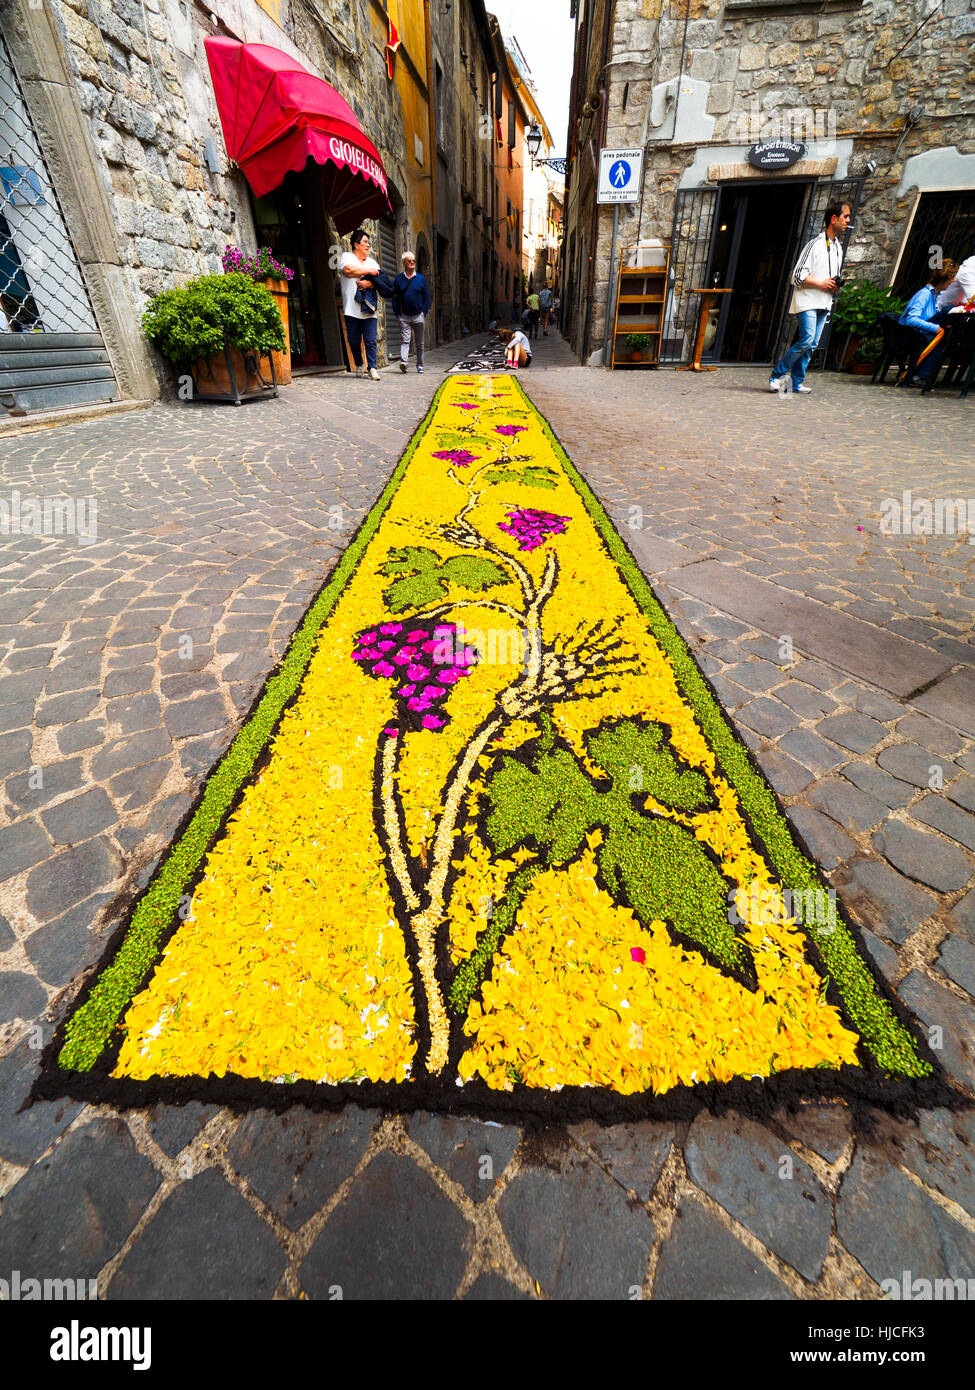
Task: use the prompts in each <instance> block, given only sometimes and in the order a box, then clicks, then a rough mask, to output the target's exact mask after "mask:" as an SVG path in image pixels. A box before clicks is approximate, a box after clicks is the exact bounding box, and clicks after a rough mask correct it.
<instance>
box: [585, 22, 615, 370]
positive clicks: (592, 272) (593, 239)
mask: <svg viewBox="0 0 975 1390" xmlns="http://www.w3.org/2000/svg"><path fill="white" fill-rule="evenodd" d="M615 10H616V0H606V12H605V14H604V16H603V41H602V46H601V49H600V58H599V73H600V77H601V78H602V82H603V87H602V95H603V108H602V112H601V114H600V117H599V144H598V146H597V149H598V150H601V149H602V147H603V145H604V143H605V141H606V128H607V126H608V125H609V79H608V77H607V74H606V58H607V55H608V53H609V32H610V27H611V25H612V22H613V16H614V13H615ZM594 161H595V162H597V164H598V160H596V157H595V155H594ZM598 238H599V203H598V202H596V200H595V199H593V205H592V228H591V231H590V239H589V246H590V250H591V253H592V254H591V257H590V261H589V284H588V287H587V290H586V327H585V333H584V335H583V340H582V360H583V363H586V362H588V360H589V355H590V344H589V330H590V328H591V326H592V301H593V290H594V287H595V281H596V252H597V250H598ZM606 293H607V299H606V313H607V315H608V314H609V297H608V296H609V289H608V287H607V291H606Z"/></svg>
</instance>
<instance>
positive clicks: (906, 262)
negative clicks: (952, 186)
mask: <svg viewBox="0 0 975 1390" xmlns="http://www.w3.org/2000/svg"><path fill="white" fill-rule="evenodd" d="M973 245H975V193H971V192H969V193H966V192H964V191H959V192H955V193H922V194H921V199H920V202H919V203H918V207H917V212H916V213H915V215H914V221H913V222H912V223H911V230H910V233H909V235H908V240H907V246H906V248H905V250H904V254H903V256H902V257H901V263H900V268H899V270H898V272H897V279H896V281H895V282H894V289H895V290H896V291H897V293H898V294H900V295H903V296H905V297H910V295H912V294H915V293H916V292H917V291H918V290H919V289H921V288H922V286H923V285H925V284H926V283H927V281H928V278H929V277H930V275H931V271H932V269H934V268H935V267H936V266H937V264H938V259H939V258H938V255H937V252H939V251H940V258H941V260H943V261H947V260H954V261H963V260H964V259H965V257H966V256H970V255H971V249H970V248H971V247H972V246H973Z"/></svg>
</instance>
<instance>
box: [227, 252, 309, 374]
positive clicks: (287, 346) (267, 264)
mask: <svg viewBox="0 0 975 1390" xmlns="http://www.w3.org/2000/svg"><path fill="white" fill-rule="evenodd" d="M222 259H223V268H224V270H225V271H226V273H227V274H228V275H233V274H234V273H235V272H237V271H239V272H240V273H241V275H249V276H250V277H251V279H252V280H257V281H258V282H259V283H260V284H262V285H266V286H267V288H268V289H269V290H270V291H271V293H272V294H273V295H274V300H275V303H276V304H277V306H278V313H279V314H280V315H281V322H282V323H283V324H284V349H283V351H281V352H275V353H272V361H273V362H274V379H275V380H276V381H277V383H278V385H279V386H287V385H288V384H289V382H290V381H291V335H290V333H289V331H288V285H289V283H290V282H291V281H292V280H293V279H294V275H295V273H294V271H293V270H289V269H288V267H287V266H286V265H282V263H281V262H280V261H279V260H278V259H277V257H276V256H275V254H274V252H273V251H272V250H271V248H270V246H262V247H261V248H260V250H259V251H256V252H255V253H254V255H253V256H245V255H244V253H243V251H242V250H241V249H240V247H239V246H228V247H227V248H226V250H225V251H224V253H223V258H222Z"/></svg>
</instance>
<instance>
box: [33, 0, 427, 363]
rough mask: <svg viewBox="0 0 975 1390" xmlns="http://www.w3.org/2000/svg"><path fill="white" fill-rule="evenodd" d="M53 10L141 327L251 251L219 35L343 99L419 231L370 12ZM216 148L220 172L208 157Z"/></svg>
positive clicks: (170, 2)
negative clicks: (226, 122)
mask: <svg viewBox="0 0 975 1390" xmlns="http://www.w3.org/2000/svg"><path fill="white" fill-rule="evenodd" d="M51 4H52V7H53V13H54V17H55V21H56V24H57V27H58V30H59V32H60V36H61V46H62V49H63V52H64V56H65V59H66V63H67V66H68V67H69V69H70V71H71V74H72V75H73V78H74V82H75V90H76V98H77V101H78V104H79V105H80V107H81V110H82V111H83V113H84V116H85V118H86V120H87V124H88V130H89V133H90V138H91V146H92V149H93V151H94V154H95V161H94V162H95V167H96V169H97V173H98V176H99V178H100V180H101V183H102V186H103V189H104V191H105V193H106V195H107V196H108V198H109V199H110V206H111V210H112V216H113V220H114V223H115V231H116V234H117V239H118V244H119V248H120V259H121V262H122V269H123V277H124V283H125V287H126V290H127V294H128V299H129V302H130V312H131V316H132V319H133V321H134V322H136V323H137V322H138V320H139V319H140V318H141V314H142V310H143V308H144V307H145V303H146V301H147V299H148V297H149V296H150V295H152V294H155V293H157V292H158V291H160V290H162V289H167V288H171V287H172V286H174V285H178V284H181V283H183V282H185V281H186V280H188V279H190V278H192V277H193V276H196V275H202V274H212V273H218V272H219V271H220V270H221V260H220V258H221V255H222V253H223V250H224V248H225V246H226V245H227V244H228V243H234V244H241V245H243V246H245V247H249V248H252V247H253V246H254V244H255V232H254V227H253V219H252V216H251V210H250V198H249V194H248V190H247V186H246V183H245V180H244V178H243V175H242V174H240V173H239V172H237V171H233V170H232V169H231V167H230V164H229V161H228V159H227V155H226V150H225V148H224V142H223V135H222V131H221V127H220V121H219V118H218V114H217V110H216V103H215V99H214V95H213V88H212V83H211V80H210V73H209V68H208V65H207V62H206V56H205V50H204V47H203V40H204V38H206V37H207V36H208V35H209V34H212V33H223V34H226V35H228V36H230V37H233V38H237V39H239V40H241V41H244V42H252V43H254V42H259V43H267V44H270V45H271V46H273V47H277V48H282V49H284V50H285V51H287V52H289V53H291V54H292V55H293V56H294V57H295V58H297V60H298V61H299V62H301V63H303V64H304V65H305V66H306V67H308V68H309V69H310V70H311V71H312V72H315V73H317V74H318V75H320V76H322V77H324V78H326V80H327V81H329V82H330V83H331V84H332V85H333V86H334V87H336V89H337V90H338V91H339V92H341V94H342V95H343V96H344V97H345V99H346V100H347V101H348V102H349V103H350V105H351V106H352V108H353V110H354V111H355V112H356V115H357V117H358V118H359V120H360V122H361V124H362V126H363V128H364V130H365V131H366V132H367V134H368V135H369V138H370V139H371V140H372V141H373V143H374V144H375V145H376V147H377V149H378V151H379V153H380V156H381V158H382V160H383V163H384V167H385V169H386V172H387V175H388V177H389V180H390V185H391V188H392V190H393V198H394V204H395V205H396V206H397V207H398V209H399V217H400V220H402V221H405V222H406V223H408V224H412V221H413V208H412V206H411V203H412V199H411V194H410V187H409V180H408V177H407V171H406V165H405V162H404V155H405V150H406V144H407V142H406V140H405V138H404V133H403V119H402V110H401V102H400V100H399V97H398V93H397V91H396V88H395V86H394V85H392V84H390V83H389V82H388V81H387V78H386V69H385V62H384V59H383V53H382V42H383V37H384V34H383V30H382V26H381V23H380V19H379V17H378V16H377V15H375V14H374V13H373V11H374V10H375V6H373V5H372V4H371V3H370V0H353V3H351V4H350V5H349V6H347V7H345V8H344V10H342V11H341V12H338V11H337V12H336V13H337V17H336V18H335V19H334V20H333V21H328V22H326V21H324V20H323V19H322V18H321V13H320V11H321V7H320V6H317V5H315V4H314V0H310V2H309V3H308V4H306V3H303V0H284V3H282V5H281V7H280V18H281V23H280V24H277V23H275V21H274V20H273V19H272V18H271V17H270V16H269V15H268V14H266V13H265V12H264V11H263V10H262V9H261V8H260V7H259V6H258V5H257V4H256V3H255V0H212V2H211V0H208V3H207V4H206V6H205V7H203V6H196V5H195V4H194V3H193V0H144V4H143V0H112V4H111V7H110V6H109V5H108V4H105V3H102V0H51ZM211 16H215V18H216V20H217V21H218V23H217V24H214V23H213V20H212V19H211ZM419 56H420V60H421V62H422V61H425V60H424V55H422V54H421V55H419ZM208 139H209V140H212V142H213V149H214V152H215V155H216V171H215V172H214V171H212V170H211V169H209V168H208V167H207V162H206V159H205V154H204V143H205V141H207V140H208ZM410 143H411V144H412V142H410ZM415 230H422V229H415ZM415 230H413V229H412V227H411V231H408V232H406V233H404V240H405V239H407V238H409V237H410V236H411V234H412V235H413V236H415ZM322 234H323V235H334V228H333V229H331V232H329V230H328V229H327V228H323V229H322ZM157 365H158V367H159V369H160V374H161V375H162V376H163V377H164V378H165V376H166V373H165V369H164V368H163V367H162V364H161V363H158V364H157Z"/></svg>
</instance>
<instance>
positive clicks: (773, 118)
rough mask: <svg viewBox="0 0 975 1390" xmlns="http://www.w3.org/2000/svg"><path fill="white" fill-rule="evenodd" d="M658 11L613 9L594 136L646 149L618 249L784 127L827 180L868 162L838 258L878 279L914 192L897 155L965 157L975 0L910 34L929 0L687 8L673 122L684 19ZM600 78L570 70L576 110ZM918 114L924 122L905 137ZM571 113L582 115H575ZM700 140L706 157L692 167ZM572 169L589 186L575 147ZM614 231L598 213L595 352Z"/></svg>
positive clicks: (663, 223) (973, 94)
mask: <svg viewBox="0 0 975 1390" xmlns="http://www.w3.org/2000/svg"><path fill="white" fill-rule="evenodd" d="M661 8H662V7H661V0H616V5H615V18H614V28H613V44H612V54H611V66H610V67H609V74H610V87H609V98H608V101H609V110H608V122H607V129H606V138H605V141H604V143H605V144H606V145H607V146H614V147H619V148H637V147H640V146H645V148H646V154H647V158H646V165H645V169H646V175H645V181H644V189H643V200H642V204H637V205H635V206H634V207H630V208H627V209H625V210H623V211H622V212H621V219H620V221H621V239H622V241H623V244H625V245H630V246H632V245H635V244H636V242H637V241H638V240H639V239H641V238H643V237H650V236H658V237H662V238H664V239H665V240H669V238H670V234H671V226H672V219H673V206H674V193H675V191H676V189H677V188H678V187H679V186H681V184H682V180H683V181H684V182H683V186H689V185H698V184H701V183H703V182H705V180H706V175H705V177H704V178H701V177H700V176H699V170H700V167H701V165H702V164H703V165H704V166H705V167H707V166H712V165H713V166H722V174H723V176H725V177H728V176H729V170H728V168H727V166H728V165H732V166H738V165H740V164H741V163H742V162H743V159H744V151H745V149H746V148H747V147H748V145H750V144H753V143H756V142H757V141H758V140H759V139H763V138H769V137H770V136H774V135H776V134H779V133H784V134H786V135H788V134H789V133H790V132H791V133H794V134H796V135H797V138H800V139H803V140H804V143H807V145H809V152H810V157H811V158H812V159H814V160H818V161H819V164H820V167H821V170H822V171H823V172H825V171H826V169H828V168H829V167H830V165H829V161H835V162H834V163H833V165H832V167H834V168H835V170H836V174H835V176H836V177H844V176H846V175H859V174H862V173H864V172H866V164H867V161H868V160H871V161H876V165H877V167H876V170H875V172H874V173H873V174H872V175H870V176H868V178H867V182H866V184H865V186H864V195H863V201H862V203H861V208H860V212H859V215H858V217H857V226H856V235H855V238H854V240H853V242H852V244H851V248H850V253H849V262H850V264H851V266H852V265H856V266H857V273H858V274H863V275H869V276H870V277H871V278H875V279H878V280H882V279H884V277H885V276H887V277H889V275H890V273H891V271H892V269H893V267H894V264H895V261H896V258H897V255H898V252H899V248H900V246H901V243H902V241H903V239H904V234H905V231H906V229H907V225H908V222H909V219H910V216H911V213H912V210H913V207H914V203H915V193H914V191H912V189H910V188H901V183H902V178H903V176H904V171H905V164H906V161H908V160H909V159H910V158H911V157H912V156H917V155H918V154H920V153H923V152H924V151H927V150H935V149H942V150H950V149H951V148H952V147H954V148H955V149H956V150H957V151H958V152H959V153H960V154H966V153H972V152H975V120H973V117H972V112H973V111H975V67H973V64H972V44H973V41H975V0H944V4H943V6H942V8H941V10H940V11H938V12H936V14H935V16H934V17H933V18H931V19H930V20H929V22H928V23H927V24H926V25H925V26H924V27H923V28H922V29H921V30H920V32H919V33H918V34H917V35H916V36H915V37H914V38H913V39H912V37H911V36H912V35H913V34H914V31H915V30H916V29H917V28H918V26H919V25H920V24H921V23H922V21H923V20H924V19H925V17H926V14H927V13H928V9H929V7H928V5H927V4H926V3H925V0H901V3H897V4H895V3H894V0H866V3H863V4H857V3H853V0H851V3H848V4H846V5H843V6H842V7H839V6H832V7H830V11H829V12H827V13H822V12H821V11H820V9H819V8H818V7H817V8H816V9H815V10H814V9H813V8H812V7H811V6H810V5H809V4H804V3H791V4H789V3H784V4H783V5H781V6H780V7H776V8H775V9H773V10H771V11H770V10H769V8H768V6H767V5H765V6H763V7H762V8H761V9H760V8H759V6H757V5H755V6H752V5H748V4H744V3H735V0H730V2H728V3H723V0H690V4H689V11H688V18H687V24H686V50H685V58H684V64H683V69H682V71H683V73H684V79H683V80H682V81H681V83H680V84H679V85H680V87H681V88H682V89H683V90H682V91H681V92H680V98H679V110H678V113H677V118H676V122H675V120H674V109H675V105H676V104H677V103H675V101H674V95H675V93H674V90H673V89H674V88H676V86H677V83H676V82H675V81H674V79H676V77H677V75H678V72H679V71H680V70H681V69H680V57H681V49H682V45H684V44H685V23H684V16H683V14H681V17H680V19H673V18H670V17H669V14H670V6H669V5H668V6H666V7H665V13H664V16H663V17H662V16H661ZM681 8H683V7H681ZM902 49H903V52H901V50H902ZM597 82H598V74H597V73H595V72H590V73H588V74H585V75H583V76H581V77H580V81H579V105H581V99H582V97H583V96H584V94H585V92H586V91H588V90H589V89H590V88H591V87H592V86H593V85H594V84H596V83H597ZM668 83H670V84H671V92H670V99H669V100H668V91H667V88H666V84H668ZM624 97H625V106H624ZM916 106H923V107H924V108H925V115H924V117H923V119H922V120H921V121H920V122H919V124H918V125H916V126H915V127H914V128H913V129H911V130H910V131H909V132H908V133H907V134H906V136H905V137H904V139H903V142H902V143H901V138H902V136H904V125H905V119H906V116H907V113H908V112H909V111H910V110H911V109H912V108H913V107H916ZM573 110H574V112H576V114H578V106H574V108H573ZM966 112H967V113H968V114H967V115H966V114H964V113H966ZM661 118H662V119H661ZM802 132H805V134H803V133H802ZM808 136H812V137H813V139H812V140H811V141H810V140H809V139H808V138H807V137H808ZM899 144H900V148H898V146H899ZM702 147H703V148H705V149H706V151H707V153H706V158H705V159H704V160H703V161H702V160H701V159H700V158H699V159H698V160H697V163H696V164H695V156H696V155H698V152H699V151H700V150H701V149H702ZM580 162H582V164H583V177H584V178H588V169H587V168H586V166H587V165H588V158H585V159H583V158H582V155H581V154H580V159H579V160H577V165H578V164H579V163H580ZM692 164H695V173H694V175H693V176H690V174H689V171H690V168H691V165H692ZM959 167H960V166H959ZM744 172H745V171H744V170H742V173H743V174H744ZM737 176H738V174H737V173H736V174H735V177H737ZM573 177H575V170H573ZM771 177H774V176H771ZM968 186H971V181H969V184H968ZM570 232H571V228H570ZM611 236H612V209H602V210H601V212H600V215H599V239H598V246H597V253H596V279H595V299H594V312H593V329H592V333H591V345H592V346H598V345H599V344H601V341H602V332H603V328H604V324H605V310H606V298H607V287H608V283H609V245H610V239H611ZM581 350H582V349H581V346H580V351H581Z"/></svg>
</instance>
